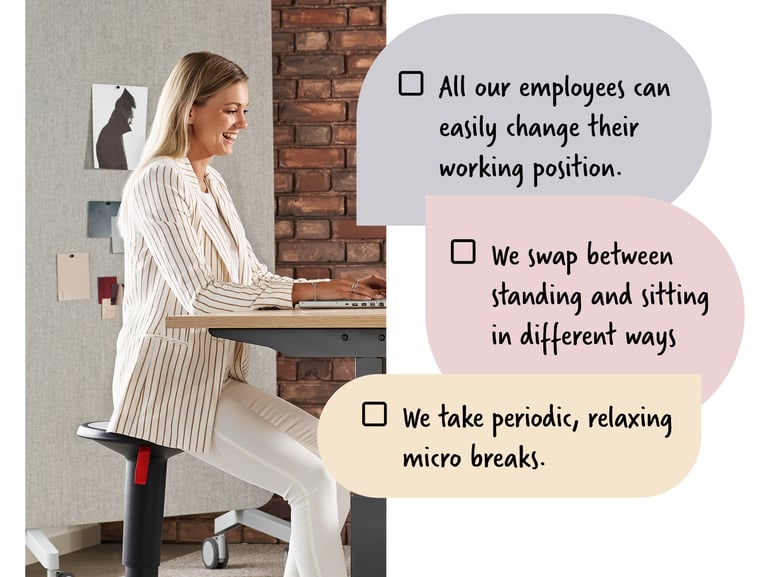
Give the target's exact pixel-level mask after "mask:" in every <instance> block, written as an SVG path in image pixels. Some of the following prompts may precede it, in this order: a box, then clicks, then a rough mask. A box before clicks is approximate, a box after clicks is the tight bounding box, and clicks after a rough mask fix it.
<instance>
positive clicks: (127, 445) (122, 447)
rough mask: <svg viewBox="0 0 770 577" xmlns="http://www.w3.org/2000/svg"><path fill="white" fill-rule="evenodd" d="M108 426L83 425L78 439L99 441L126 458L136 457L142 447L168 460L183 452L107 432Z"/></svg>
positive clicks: (100, 422) (105, 423) (95, 423)
mask: <svg viewBox="0 0 770 577" xmlns="http://www.w3.org/2000/svg"><path fill="white" fill-rule="evenodd" d="M107 424H108V422H107V421H94V422H91V423H83V424H82V425H80V426H79V427H78V431H77V433H78V437H83V438H84V439H91V440H93V441H97V442H98V443H101V444H102V445H104V446H105V447H109V448H110V449H112V450H113V451H115V452H117V453H120V454H121V455H123V456H124V457H130V456H134V455H136V448H137V447H138V446H141V445H147V446H148V447H150V448H151V450H152V452H153V453H155V454H156V455H159V456H160V455H164V456H165V457H166V458H171V457H173V456H174V455H176V454H177V453H181V452H182V450H181V449H174V448H173V447H164V446H163V445H156V444H155V443H151V442H150V441H145V440H143V439H137V438H136V437H129V436H128V435H121V434H120V433H110V432H107Z"/></svg>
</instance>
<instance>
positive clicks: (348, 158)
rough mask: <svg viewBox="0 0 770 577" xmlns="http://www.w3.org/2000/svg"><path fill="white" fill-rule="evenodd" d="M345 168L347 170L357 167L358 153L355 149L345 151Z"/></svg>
mask: <svg viewBox="0 0 770 577" xmlns="http://www.w3.org/2000/svg"><path fill="white" fill-rule="evenodd" d="M345 166H347V167H348V168H355V167H356V166H358V151H357V150H356V149H355V148H346V149H345Z"/></svg>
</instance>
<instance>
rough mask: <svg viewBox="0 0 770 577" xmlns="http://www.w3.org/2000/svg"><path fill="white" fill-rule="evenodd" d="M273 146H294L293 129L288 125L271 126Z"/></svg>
mask: <svg viewBox="0 0 770 577" xmlns="http://www.w3.org/2000/svg"><path fill="white" fill-rule="evenodd" d="M273 144H274V145H281V144H294V127H293V126H292V125H290V124H275V125H273Z"/></svg>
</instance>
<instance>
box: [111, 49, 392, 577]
mask: <svg viewBox="0 0 770 577" xmlns="http://www.w3.org/2000/svg"><path fill="white" fill-rule="evenodd" d="M246 81H247V76H246V74H244V72H243V70H241V69H240V67H238V66H237V65H236V64H234V63H233V62H231V61H229V60H227V59H226V58H223V57H221V56H218V55H216V54H212V53H208V52H196V53H191V54H187V55H186V56H184V57H183V58H182V59H181V60H180V61H179V62H178V63H177V65H176V66H175V68H174V70H173V71H172V72H171V75H170V76H169V78H168V80H167V82H166V84H165V86H164V88H163V91H162V92H161V95H160V99H159V102H158V107H157V111H156V115H155V120H154V121H153V125H152V128H151V130H150V134H149V137H148V140H147V143H146V145H145V148H144V151H143V153H142V158H141V160H140V163H139V166H138V167H137V169H136V170H135V171H134V173H133V174H132V175H131V177H130V178H129V180H128V182H127V183H126V186H125V188H124V191H123V200H122V202H121V208H120V214H119V218H118V224H119V227H120V231H121V234H122V236H123V240H124V251H125V291H124V297H123V327H122V329H121V332H120V335H119V337H118V346H117V357H116V362H115V375H114V381H113V400H114V405H115V408H114V412H113V415H112V418H111V420H110V423H109V430H111V431H115V432H118V433H123V434H126V435H130V436H134V437H139V438H142V439H146V440H148V441H151V442H154V443H157V444H160V445H166V446H170V447H177V448H180V449H183V450H185V451H188V452H190V453H191V454H193V455H195V456H196V457H198V458H200V459H201V460H203V461H205V462H207V463H210V464H211V465H214V466H215V467H218V468H219V469H222V470H223V471H226V472H227V473H230V474H232V475H234V476H236V477H239V478H241V479H243V480H245V481H248V482H250V483H253V484H255V485H258V486H260V487H263V488H265V489H267V490H269V491H272V492H274V493H276V494H279V495H281V496H283V497H284V498H285V499H287V501H288V502H289V504H290V505H291V509H292V525H291V527H292V528H291V539H290V544H289V557H288V561H287V564H286V571H285V575H286V576H297V575H299V576H301V577H342V576H344V575H346V570H345V564H344V556H343V551H342V544H341V540H340V531H341V528H342V524H343V523H344V521H345V518H346V517H347V513H348V507H349V494H348V493H347V491H346V490H345V489H343V488H341V487H338V486H337V484H336V482H335V481H334V479H333V478H332V477H331V476H330V475H329V473H328V472H327V471H326V469H325V467H324V466H323V463H322V462H321V460H320V458H319V457H318V446H317V439H316V430H317V419H316V418H315V417H313V416H311V415H310V414H308V413H306V412H305V411H303V410H301V409H299V408H297V407H296V406H294V405H292V404H291V403H289V402H287V401H285V400H283V399H280V398H279V397H277V396H275V395H271V394H269V393H266V392H264V391H262V390H260V389H257V388H255V387H252V386H250V385H249V384H247V383H246V375H247V370H248V350H247V347H246V346H244V345H243V344H241V343H236V342H233V341H227V340H223V339H217V338H214V337H212V336H211V335H209V334H208V332H207V331H205V330H194V329H166V328H165V325H164V321H165V318H166V317H167V316H169V315H179V314H195V313H214V312H222V311H237V310H253V309H259V308H265V307H285V308H290V307H292V306H293V305H294V304H296V303H297V302H298V301H299V300H312V299H319V300H322V299H339V298H354V299H361V300H364V299H373V298H382V297H384V296H385V282H384V280H383V279H381V278H379V277H374V276H371V277H367V278H365V279H360V280H358V281H355V280H351V279H337V280H327V281H323V282H319V281H297V280H294V279H291V278H287V277H281V276H277V275H275V274H272V273H270V272H269V271H268V270H267V268H266V267H265V265H263V264H262V263H260V262H259V261H258V260H257V258H256V256H255V255H254V252H253V250H252V248H251V245H250V244H249V242H248V240H247V239H246V236H245V233H244V229H243V226H242V224H241V221H240V219H239V218H238V215H237V213H236V210H235V208H234V206H233V203H232V199H231V198H230V194H229V193H228V191H227V186H226V185H225V182H224V180H223V179H222V177H221V176H220V174H219V173H218V172H217V171H216V170H214V169H213V168H212V167H211V166H209V163H210V161H211V159H212V158H213V157H214V156H224V155H229V154H231V153H232V152H233V148H234V145H235V143H236V140H237V139H238V137H239V136H240V133H241V131H242V130H244V129H245V128H246V127H247V122H246V112H247V110H248V101H249V93H248V86H247V84H246Z"/></svg>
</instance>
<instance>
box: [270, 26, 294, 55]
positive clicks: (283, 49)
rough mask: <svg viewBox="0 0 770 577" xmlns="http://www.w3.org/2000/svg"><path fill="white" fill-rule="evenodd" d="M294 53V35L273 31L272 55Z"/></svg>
mask: <svg viewBox="0 0 770 577" xmlns="http://www.w3.org/2000/svg"><path fill="white" fill-rule="evenodd" d="M291 52H294V34H293V33H291V32H276V31H275V30H274V31H273V54H283V53H291Z"/></svg>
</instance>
